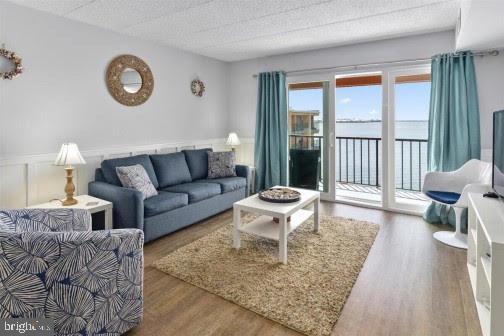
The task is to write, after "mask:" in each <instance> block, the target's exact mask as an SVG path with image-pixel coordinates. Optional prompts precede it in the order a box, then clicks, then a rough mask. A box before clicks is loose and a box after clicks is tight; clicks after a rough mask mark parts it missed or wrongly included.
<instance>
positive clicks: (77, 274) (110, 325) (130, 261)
mask: <svg viewBox="0 0 504 336" xmlns="http://www.w3.org/2000/svg"><path fill="white" fill-rule="evenodd" d="M143 241H144V237H143V232H142V231H140V230H135V229H129V230H110V231H87V232H23V233H16V232H5V231H2V232H0V246H1V249H0V261H1V263H2V265H3V272H2V288H3V295H4V300H5V302H9V303H11V304H4V305H0V314H1V315H2V316H3V317H4V318H5V317H20V318H38V317H46V318H49V319H51V320H53V321H54V322H55V331H56V334H57V335H70V334H72V335H77V334H79V335H80V334H82V333H83V332H84V331H85V334H86V335H97V334H104V335H105V334H106V335H121V334H123V333H124V332H126V331H127V330H128V329H130V328H132V327H133V326H135V325H137V324H139V323H140V320H141V319H142V309H143ZM76 302H78V304H75V303H76Z"/></svg>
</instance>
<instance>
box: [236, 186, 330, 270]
mask: <svg viewBox="0 0 504 336" xmlns="http://www.w3.org/2000/svg"><path fill="white" fill-rule="evenodd" d="M292 189H294V190H297V191H299V192H300V193H301V199H300V200H299V201H297V202H294V203H270V202H266V201H263V200H261V199H259V196H258V195H253V196H250V197H247V198H245V199H243V200H241V201H238V202H236V203H234V204H233V226H234V227H233V247H234V248H236V249H239V248H240V232H246V233H250V234H253V235H256V236H260V237H263V238H267V239H273V240H277V241H278V259H279V261H280V262H282V263H284V264H286V263H287V236H288V235H289V233H291V232H292V231H294V230H296V228H298V227H299V226H300V225H301V224H303V223H304V222H305V221H306V220H307V219H309V218H310V217H311V216H312V215H313V216H314V218H313V221H314V231H315V232H318V229H319V205H320V193H319V192H318V191H312V190H305V189H296V188H292ZM311 204H313V211H312V210H309V209H306V208H307V207H309V206H310V205H311ZM242 211H243V212H251V213H254V214H258V215H261V216H259V217H258V218H256V219H255V220H253V221H252V222H250V223H247V224H244V225H242V224H241V213H242ZM289 217H290V218H291V220H290V221H288V220H287V219H288V218H289ZM273 218H278V219H279V222H278V223H275V222H274V221H273Z"/></svg>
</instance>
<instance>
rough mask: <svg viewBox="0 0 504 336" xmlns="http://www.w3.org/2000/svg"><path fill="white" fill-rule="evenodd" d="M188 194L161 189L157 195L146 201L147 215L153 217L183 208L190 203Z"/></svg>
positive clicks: (145, 209)
mask: <svg viewBox="0 0 504 336" xmlns="http://www.w3.org/2000/svg"><path fill="white" fill-rule="evenodd" d="M188 200H189V198H188V196H187V194H179V193H172V192H164V191H160V192H159V194H158V195H157V196H153V197H151V198H148V199H146V200H145V201H144V214H145V217H151V216H155V215H158V214H160V213H163V212H166V211H170V210H173V209H177V208H181V207H183V206H186V205H187V204H189V202H188Z"/></svg>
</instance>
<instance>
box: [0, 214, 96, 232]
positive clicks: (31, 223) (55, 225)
mask: <svg viewBox="0 0 504 336" xmlns="http://www.w3.org/2000/svg"><path fill="white" fill-rule="evenodd" d="M0 223H1V224H2V226H4V228H3V229H6V230H9V231H13V232H72V231H91V214H90V213H89V211H87V210H84V209H36V208H32V209H18V210H4V211H0ZM5 226H6V227H5Z"/></svg>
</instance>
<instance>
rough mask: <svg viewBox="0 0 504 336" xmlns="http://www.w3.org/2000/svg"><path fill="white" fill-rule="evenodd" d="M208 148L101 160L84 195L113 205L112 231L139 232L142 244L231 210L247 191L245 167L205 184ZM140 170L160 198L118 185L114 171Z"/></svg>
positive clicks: (208, 180)
mask: <svg viewBox="0 0 504 336" xmlns="http://www.w3.org/2000/svg"><path fill="white" fill-rule="evenodd" d="M211 150H212V149H210V148H204V149H192V150H183V151H181V152H177V153H170V154H155V155H146V154H144V155H136V156H130V157H125V158H117V159H109V160H104V161H103V162H102V164H101V168H98V169H97V170H96V174H95V181H94V182H90V183H89V194H90V195H92V196H95V197H98V198H101V199H105V200H108V201H110V202H112V203H113V204H114V229H126V228H136V229H140V230H143V231H144V235H145V242H148V241H151V240H154V239H156V238H159V237H162V236H164V235H166V234H169V233H171V232H174V231H176V230H179V229H181V228H183V227H186V226H188V225H191V224H194V223H196V222H198V221H201V220H203V219H205V218H207V217H210V216H213V215H215V214H218V213H219V212H222V211H225V210H227V209H230V208H232V207H233V203H234V202H236V201H238V200H241V199H243V198H245V197H246V196H248V194H249V190H250V170H249V167H248V166H243V165H236V174H237V176H235V177H226V178H218V179H208V178H207V171H208V156H207V152H208V151H211ZM135 164H140V165H142V166H143V167H144V168H145V170H146V171H147V174H148V175H149V177H150V180H151V181H152V183H153V184H154V186H155V187H156V189H157V190H158V192H159V194H158V195H157V196H153V197H150V198H147V199H145V200H144V199H143V197H142V194H141V193H140V192H139V191H137V190H134V189H128V188H124V187H122V186H121V182H120V181H119V178H118V177H117V174H116V171H115V169H116V167H120V166H131V165H135Z"/></svg>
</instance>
